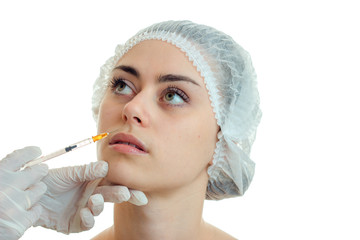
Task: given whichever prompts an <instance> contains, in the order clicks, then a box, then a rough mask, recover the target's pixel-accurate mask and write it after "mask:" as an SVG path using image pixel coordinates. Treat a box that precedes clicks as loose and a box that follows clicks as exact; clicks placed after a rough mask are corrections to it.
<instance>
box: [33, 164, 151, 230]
mask: <svg viewBox="0 0 360 240" xmlns="http://www.w3.org/2000/svg"><path fill="white" fill-rule="evenodd" d="M107 171H108V164H107V163H106V162H104V161H98V162H93V163H90V164H88V165H83V166H75V167H66V168H59V169H51V170H50V171H49V174H48V175H47V176H46V177H45V178H44V179H43V182H44V183H45V184H46V185H47V191H46V193H45V195H44V196H43V197H42V198H41V200H40V201H39V203H40V205H41V206H42V207H43V208H44V211H43V213H42V214H41V216H40V219H39V220H38V221H37V222H36V223H35V225H34V226H43V227H45V228H49V229H54V230H56V231H58V232H62V233H66V234H69V233H76V232H81V231H85V230H89V229H91V228H92V227H93V226H94V222H95V221H94V216H97V215H99V214H100V213H101V212H102V210H103V208H104V201H107V202H124V201H130V202H132V203H133V204H136V205H143V204H146V203H147V198H146V197H145V195H144V194H143V193H142V192H140V191H135V190H129V189H128V188H126V187H123V186H100V187H98V185H99V183H100V181H101V180H102V178H103V177H105V176H106V174H107ZM94 193H95V194H94ZM93 194H94V195H93ZM103 196H104V197H103Z"/></svg>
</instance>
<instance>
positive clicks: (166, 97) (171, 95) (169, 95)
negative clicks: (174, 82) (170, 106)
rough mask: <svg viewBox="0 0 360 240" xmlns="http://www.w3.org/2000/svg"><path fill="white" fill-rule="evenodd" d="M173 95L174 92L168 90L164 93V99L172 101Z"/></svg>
mask: <svg viewBox="0 0 360 240" xmlns="http://www.w3.org/2000/svg"><path fill="white" fill-rule="evenodd" d="M174 97H175V93H173V92H168V93H167V94H166V95H165V100H166V101H172V100H173V99H174Z"/></svg>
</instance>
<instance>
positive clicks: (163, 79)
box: [113, 65, 200, 86]
mask: <svg viewBox="0 0 360 240" xmlns="http://www.w3.org/2000/svg"><path fill="white" fill-rule="evenodd" d="M118 69H119V70H122V71H124V72H127V73H130V74H131V75H133V76H135V77H137V78H140V73H139V72H138V71H137V70H136V69H135V68H134V67H131V66H127V65H120V66H117V67H115V68H114V69H113V71H115V70H118ZM158 80H159V83H163V82H176V81H185V82H191V83H193V84H195V85H197V86H200V85H199V84H198V83H197V82H196V81H194V80H193V79H191V78H189V77H186V76H183V75H176V74H166V75H160V77H159V78H158Z"/></svg>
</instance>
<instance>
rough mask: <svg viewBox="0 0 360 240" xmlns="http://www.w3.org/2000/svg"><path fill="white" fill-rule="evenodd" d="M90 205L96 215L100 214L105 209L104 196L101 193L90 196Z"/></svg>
mask: <svg viewBox="0 0 360 240" xmlns="http://www.w3.org/2000/svg"><path fill="white" fill-rule="evenodd" d="M88 206H89V208H90V211H91V212H92V214H93V215H94V216H99V215H100V213H101V212H102V211H103V210H104V198H103V196H102V195H101V194H95V195H92V196H91V197H90V198H89V201H88Z"/></svg>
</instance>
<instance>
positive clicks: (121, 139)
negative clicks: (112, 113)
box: [109, 133, 148, 153]
mask: <svg viewBox="0 0 360 240" xmlns="http://www.w3.org/2000/svg"><path fill="white" fill-rule="evenodd" d="M124 143H129V144H133V145H135V146H136V147H137V148H136V149H137V150H139V151H143V152H145V153H147V152H148V151H147V149H146V147H145V144H144V143H142V141H140V140H139V139H137V138H136V137H134V136H133V135H131V134H126V133H117V134H115V135H114V136H113V137H112V138H111V140H110V142H109V145H117V144H118V145H126V144H124ZM127 146H128V147H133V146H131V145H127ZM133 148H135V147H133ZM138 148H139V149H138Z"/></svg>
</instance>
